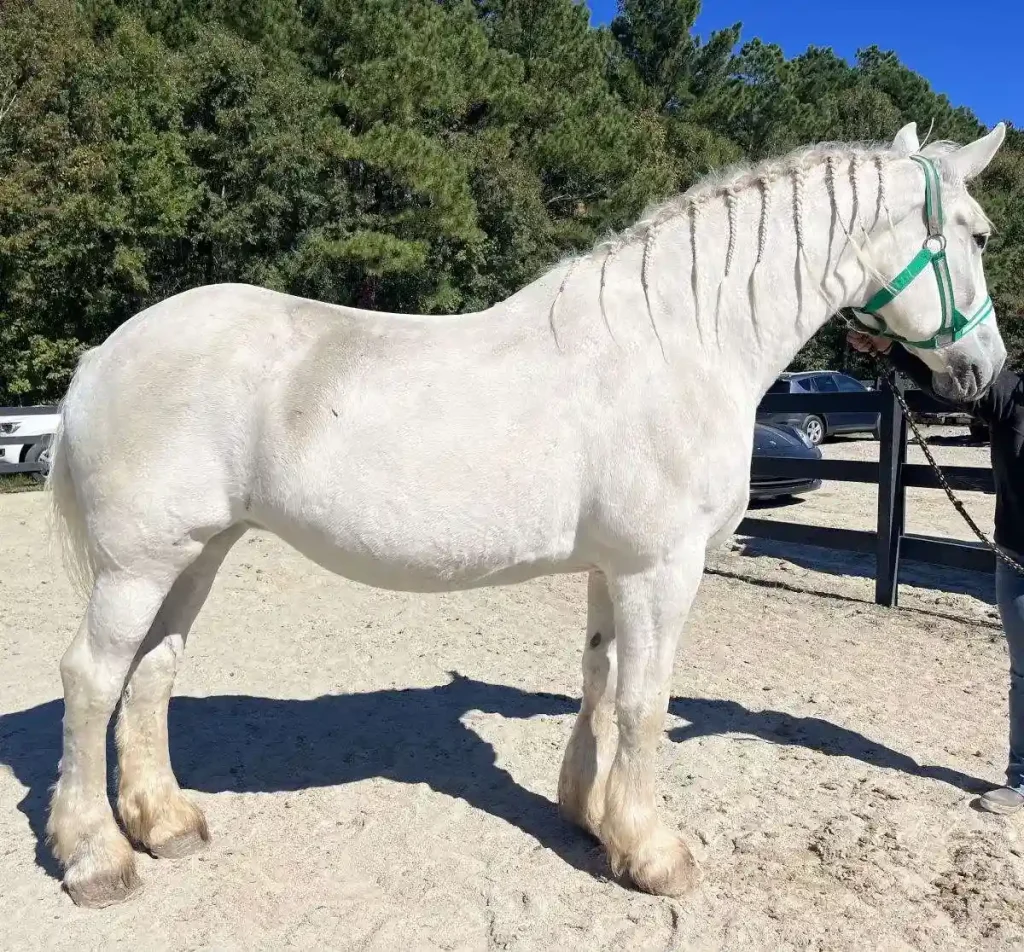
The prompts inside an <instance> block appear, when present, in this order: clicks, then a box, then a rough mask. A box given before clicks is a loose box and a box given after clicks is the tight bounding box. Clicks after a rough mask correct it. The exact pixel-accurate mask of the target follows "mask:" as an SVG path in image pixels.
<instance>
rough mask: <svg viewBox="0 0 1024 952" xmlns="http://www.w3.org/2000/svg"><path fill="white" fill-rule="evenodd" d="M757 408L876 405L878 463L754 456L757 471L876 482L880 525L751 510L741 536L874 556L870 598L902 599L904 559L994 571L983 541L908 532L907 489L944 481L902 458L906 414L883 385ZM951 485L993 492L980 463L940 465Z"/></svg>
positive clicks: (911, 394)
mask: <svg viewBox="0 0 1024 952" xmlns="http://www.w3.org/2000/svg"><path fill="white" fill-rule="evenodd" d="M904 398H905V399H906V401H907V405H908V406H909V407H910V410H911V412H912V413H914V414H915V415H916V414H919V413H920V414H936V415H940V416H943V417H952V416H955V415H956V414H953V413H951V412H950V411H949V410H948V409H947V408H945V407H943V406H942V405H941V404H940V403H938V402H937V401H936V400H934V399H933V398H932V397H930V396H928V394H926V393H924V392H923V391H921V390H908V391H906V392H905V393H904ZM760 409H762V410H768V411H776V412H777V411H784V412H785V411H789V412H793V411H796V412H801V411H804V412H808V413H816V414H820V413H830V412H832V413H835V412H840V413H842V412H876V413H878V414H879V415H880V422H881V425H880V427H879V453H878V462H877V463H872V462H862V461H854V460H799V459H791V458H788V459H787V458H782V457H763V456H762V457H755V458H754V460H753V462H752V464H751V468H752V472H753V473H754V474H755V475H758V476H785V477H801V476H806V477H808V478H812V479H830V480H836V481H838V482H856V483H876V484H877V485H878V506H877V529H876V531H875V532H868V531H866V530H863V529H837V528H834V527H830V526H810V525H805V524H802V523H793V522H776V521H775V520H773V519H757V518H753V517H748V518H746V519H744V520H743V522H741V523H740V526H739V528H738V529H737V530H736V531H737V533H738V534H740V535H747V536H753V537H754V538H760V539H772V540H775V541H778V542H790V543H793V542H795V543H800V544H803V545H817V546H822V547H824V548H829V549H841V550H844V551H848V552H859V553H864V554H873V555H874V556H875V601H876V602H877V603H878V604H879V605H887V606H889V607H894V606H895V605H896V604H897V601H898V599H899V574H900V561H901V559H911V560H913V561H917V562H927V563H930V564H932V565H944V566H949V567H952V568H961V569H968V570H971V571H977V572H992V571H994V569H995V556H994V555H993V554H992V552H991V551H990V550H989V549H988V548H986V547H985V546H983V545H982V544H981V543H980V542H963V541H960V540H956V539H942V538H937V537H934V536H922V535H914V534H908V533H907V532H906V518H905V517H906V489H907V487H908V486H915V487H921V488H925V489H938V488H941V487H940V485H939V481H938V479H937V478H936V476H935V473H934V472H932V469H931V467H930V466H926V465H922V464H918V463H908V462H907V421H906V418H905V415H904V413H903V410H902V408H901V407H900V405H899V402H898V401H897V399H896V396H895V394H894V393H893V391H892V390H891V389H890V388H889V386H888V384H883V386H882V387H881V388H880V389H878V390H871V391H867V392H864V393H814V394H812V393H807V394H802V393H779V394H768V395H766V396H765V397H764V399H763V400H762V401H761V407H760ZM943 473H945V475H946V479H947V481H948V482H949V485H950V486H951V487H952V488H953V489H954V490H960V491H964V490H966V491H971V492H988V493H991V492H995V483H994V482H993V479H992V471H991V469H989V468H988V467H982V466H949V467H944V468H943Z"/></svg>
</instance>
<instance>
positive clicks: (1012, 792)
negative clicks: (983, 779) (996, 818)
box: [978, 787, 1024, 814]
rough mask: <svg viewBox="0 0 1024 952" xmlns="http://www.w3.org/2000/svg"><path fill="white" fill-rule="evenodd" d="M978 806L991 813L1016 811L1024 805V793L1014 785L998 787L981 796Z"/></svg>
mask: <svg viewBox="0 0 1024 952" xmlns="http://www.w3.org/2000/svg"><path fill="white" fill-rule="evenodd" d="M978 806H979V807H980V808H981V809H982V810H987V811H988V812H989V813H1001V814H1009V813H1016V812H1017V811H1018V810H1019V809H1020V808H1021V807H1024V793H1021V792H1020V791H1019V790H1017V789H1015V788H1014V787H998V788H997V789H995V790H989V792H988V793H986V794H985V795H984V796H982V797H981V798H979V800H978Z"/></svg>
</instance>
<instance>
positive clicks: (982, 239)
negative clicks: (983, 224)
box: [974, 234, 988, 251]
mask: <svg viewBox="0 0 1024 952" xmlns="http://www.w3.org/2000/svg"><path fill="white" fill-rule="evenodd" d="M974 243H975V244H976V245H977V246H978V248H979V249H980V250H981V251H984V250H985V246H986V245H987V244H988V235H983V234H978V235H975V236H974Z"/></svg>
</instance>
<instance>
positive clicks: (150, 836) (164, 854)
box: [118, 791, 210, 859]
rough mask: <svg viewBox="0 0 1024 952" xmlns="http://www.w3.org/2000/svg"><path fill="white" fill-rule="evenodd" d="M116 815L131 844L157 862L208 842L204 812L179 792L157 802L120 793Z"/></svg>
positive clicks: (152, 799)
mask: <svg viewBox="0 0 1024 952" xmlns="http://www.w3.org/2000/svg"><path fill="white" fill-rule="evenodd" d="M118 812H119V813H120V814H121V820H122V821H123V822H124V825H125V829H127V831H128V835H129V836H130V837H131V839H132V841H133V842H134V843H136V844H138V845H139V846H141V847H142V848H143V849H145V850H148V851H149V852H150V853H152V854H153V855H154V856H156V857H159V858H160V859H180V858H181V857H183V856H188V855H189V854H190V853H195V852H197V851H198V850H201V849H202V848H203V847H204V846H206V844H207V843H209V842H210V830H209V827H207V825H206V817H205V816H203V811H202V810H200V809H199V807H197V806H196V805H195V804H194V803H193V802H192V801H191V800H189V798H188V797H186V796H185V795H184V794H183V793H181V792H180V791H175V792H174V793H173V794H170V795H166V796H164V797H163V798H161V799H159V800H157V799H155V798H153V797H152V796H149V797H144V796H142V795H139V794H136V795H134V796H133V795H131V794H126V793H122V794H121V796H120V797H119V799H118Z"/></svg>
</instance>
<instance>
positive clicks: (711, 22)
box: [588, 0, 1024, 127]
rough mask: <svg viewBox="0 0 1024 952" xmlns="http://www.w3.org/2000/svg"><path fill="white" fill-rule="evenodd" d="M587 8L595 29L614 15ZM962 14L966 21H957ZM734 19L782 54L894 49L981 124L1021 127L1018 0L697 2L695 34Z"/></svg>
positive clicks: (607, 4)
mask: <svg viewBox="0 0 1024 952" xmlns="http://www.w3.org/2000/svg"><path fill="white" fill-rule="evenodd" d="M588 2H589V4H590V7H591V10H592V11H593V20H594V22H595V23H604V22H607V21H608V20H609V19H611V18H612V17H613V16H614V15H615V10H616V7H617V3H616V0H588ZM964 9H967V10H969V11H972V12H973V15H970V16H968V17H967V18H964V17H963V16H962V14H961V13H960V11H962V10H964ZM736 21H740V22H741V23H742V24H743V35H742V37H741V42H743V41H744V40H748V39H751V38H753V37H755V36H756V37H760V38H761V39H762V40H764V41H765V42H766V43H778V44H779V46H781V47H782V49H783V50H784V51H785V53H786V55H787V56H795V55H796V54H798V53H800V52H802V51H803V50H805V49H806V48H807V47H808V46H810V45H812V44H813V45H816V46H831V47H832V48H833V49H834V50H835V51H836V53H837V54H838V55H839V56H842V57H844V58H846V59H848V60H852V59H853V57H854V54H855V53H856V51H857V49H858V48H861V47H865V46H871V45H872V44H876V45H877V46H880V47H881V48H882V49H891V50H895V51H896V53H897V54H898V55H899V57H900V59H901V60H902V61H903V62H904V63H906V64H907V66H909V67H910V68H911V69H913V70H915V71H916V72H918V73H920V74H921V75H922V76H924V77H925V78H927V79H928V81H929V82H930V83H931V84H932V87H933V88H934V89H936V90H937V91H938V92H940V93H945V94H946V95H947V96H948V97H949V98H950V100H951V101H952V102H953V104H954V105H956V106H967V107H969V108H970V109H972V110H973V111H974V113H975V114H976V115H977V116H978V118H979V119H981V121H982V122H983V123H985V124H986V125H989V126H991V125H994V124H995V123H996V122H998V121H999V120H1000V119H1008V120H1010V121H1012V122H1013V124H1014V125H1015V126H1018V127H1024V0H974V2H970V0H968V2H966V3H965V2H963V0H956V2H954V0H929V2H926V3H922V2H920V0H916V2H910V0H890V2H889V3H885V2H881V0H850V2H847V3H843V2H841V0H815V2H813V3H811V2H807V0H760V2H758V0H705V2H704V8H703V10H702V12H701V15H700V18H699V19H698V20H697V25H696V30H697V33H699V34H700V35H701V36H706V35H707V34H708V33H709V32H711V31H713V30H716V29H719V28H721V27H723V26H730V25H731V24H733V23H735V22H736ZM919 121H923V122H925V123H927V117H922V118H921V120H919Z"/></svg>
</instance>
